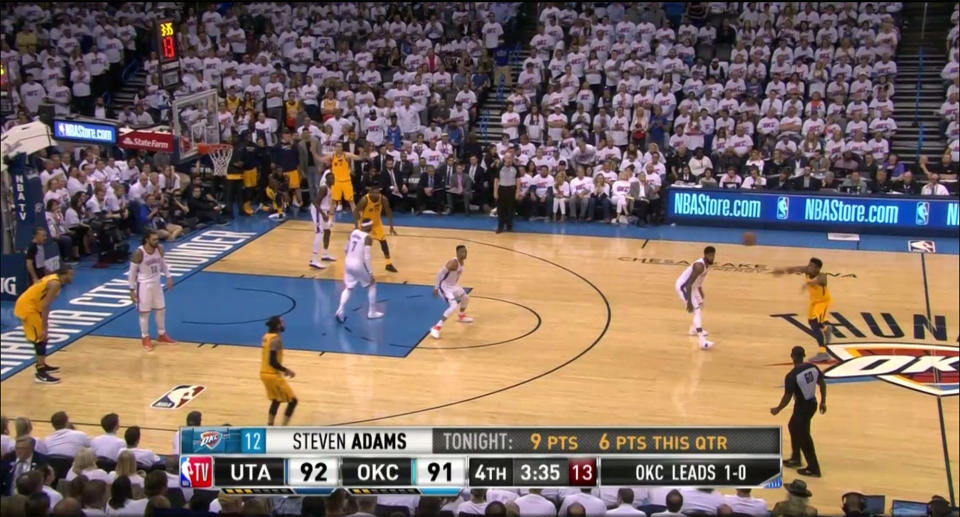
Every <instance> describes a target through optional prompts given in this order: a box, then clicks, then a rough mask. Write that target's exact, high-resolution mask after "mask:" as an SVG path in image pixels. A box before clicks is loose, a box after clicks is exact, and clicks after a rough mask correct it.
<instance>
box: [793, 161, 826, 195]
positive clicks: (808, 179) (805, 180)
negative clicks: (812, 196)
mask: <svg viewBox="0 0 960 517" xmlns="http://www.w3.org/2000/svg"><path fill="white" fill-rule="evenodd" d="M822 186H823V182H821V181H820V180H818V179H817V178H814V177H813V170H812V169H811V168H810V167H804V168H803V174H802V175H800V176H797V177H796V178H793V190H808V191H817V190H820V188H821V187H822Z"/></svg>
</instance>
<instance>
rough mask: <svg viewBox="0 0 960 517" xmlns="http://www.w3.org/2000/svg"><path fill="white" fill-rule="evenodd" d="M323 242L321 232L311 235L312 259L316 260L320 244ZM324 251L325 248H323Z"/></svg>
mask: <svg viewBox="0 0 960 517" xmlns="http://www.w3.org/2000/svg"><path fill="white" fill-rule="evenodd" d="M322 244H323V234H322V233H318V234H316V235H315V236H314V237H313V261H314V262H316V261H317V253H319V252H320V246H321V245H322ZM323 251H324V252H326V251H327V250H323Z"/></svg>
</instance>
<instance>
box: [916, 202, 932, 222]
mask: <svg viewBox="0 0 960 517" xmlns="http://www.w3.org/2000/svg"><path fill="white" fill-rule="evenodd" d="M928 224H930V202H929V201H920V202H918V203H917V226H926V225H928Z"/></svg>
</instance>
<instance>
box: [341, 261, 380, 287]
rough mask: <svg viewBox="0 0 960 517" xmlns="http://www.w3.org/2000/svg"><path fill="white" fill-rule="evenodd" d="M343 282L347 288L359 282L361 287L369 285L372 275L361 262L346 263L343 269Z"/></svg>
mask: <svg viewBox="0 0 960 517" xmlns="http://www.w3.org/2000/svg"><path fill="white" fill-rule="evenodd" d="M343 283H344V285H346V286H347V289H353V288H355V287H357V284H360V285H361V286H363V287H369V286H370V284H371V283H373V275H372V274H371V273H370V271H369V270H367V268H366V267H365V266H364V265H363V264H351V263H347V266H346V268H344V271H343Z"/></svg>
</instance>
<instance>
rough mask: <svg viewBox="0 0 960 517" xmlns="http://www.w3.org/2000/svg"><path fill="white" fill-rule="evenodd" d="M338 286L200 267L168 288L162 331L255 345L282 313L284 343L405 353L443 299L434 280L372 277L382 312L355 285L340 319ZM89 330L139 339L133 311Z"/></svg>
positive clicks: (183, 339) (438, 311)
mask: <svg viewBox="0 0 960 517" xmlns="http://www.w3.org/2000/svg"><path fill="white" fill-rule="evenodd" d="M342 289H343V284H342V283H341V282H337V281H334V280H330V279H318V278H300V277H285V276H267V275H247V274H237V273H223V272H209V271H201V272H199V273H197V274H195V275H191V276H190V278H188V279H186V280H184V281H182V282H180V283H179V284H178V285H177V286H175V288H174V289H173V290H171V291H169V292H167V293H166V302H167V332H168V333H169V334H170V335H171V336H172V337H173V338H174V339H177V340H178V341H181V342H190V343H200V344H201V345H203V344H216V345H238V346H247V347H260V346H262V341H261V340H262V338H263V335H264V333H265V332H266V330H267V329H266V327H265V326H264V323H265V322H266V320H267V319H268V318H269V317H270V316H273V315H275V314H281V315H286V317H285V318H284V321H285V322H286V330H285V332H284V334H283V341H284V347H285V348H287V349H288V350H307V351H313V352H321V353H326V352H331V353H341V354H359V355H376V356H386V357H395V358H403V357H406V356H407V355H409V354H410V352H412V351H413V349H414V348H416V347H417V345H418V344H419V343H420V342H421V341H422V340H423V338H424V337H426V335H427V333H428V332H429V331H430V327H431V326H433V324H434V322H435V321H436V320H437V318H439V316H440V314H441V313H443V311H444V309H446V307H447V303H446V300H443V299H441V298H434V297H433V296H432V292H433V286H432V285H417V284H409V283H404V284H387V283H377V309H378V310H380V311H382V312H383V313H384V316H383V318H379V319H375V320H370V319H367V317H366V310H367V308H368V301H367V290H366V289H362V288H360V287H359V286H358V288H357V289H354V291H353V293H352V296H351V298H350V301H349V302H348V304H347V306H346V310H345V312H346V318H347V319H346V321H345V322H344V323H343V324H340V323H337V321H336V319H335V318H334V314H335V312H336V309H337V306H338V305H339V303H340V293H341V291H342ZM205 300H206V301H208V302H209V303H204V301H205ZM153 324H154V321H153V318H152V317H151V325H153ZM387 329H389V331H388V330H387ZM95 334H96V335H98V336H111V337H126V338H133V339H138V338H139V337H140V323H139V315H138V314H137V313H136V312H134V311H130V312H128V313H126V314H123V315H121V316H119V317H117V318H114V319H113V320H111V321H110V322H109V323H107V324H105V325H103V326H102V327H100V329H98V330H97V331H96V333H95ZM160 346H161V349H162V346H163V345H160Z"/></svg>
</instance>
